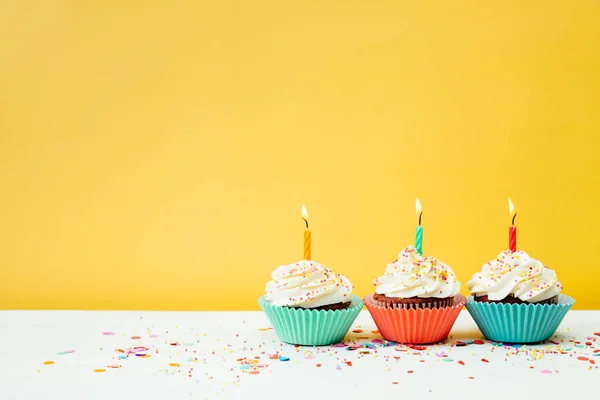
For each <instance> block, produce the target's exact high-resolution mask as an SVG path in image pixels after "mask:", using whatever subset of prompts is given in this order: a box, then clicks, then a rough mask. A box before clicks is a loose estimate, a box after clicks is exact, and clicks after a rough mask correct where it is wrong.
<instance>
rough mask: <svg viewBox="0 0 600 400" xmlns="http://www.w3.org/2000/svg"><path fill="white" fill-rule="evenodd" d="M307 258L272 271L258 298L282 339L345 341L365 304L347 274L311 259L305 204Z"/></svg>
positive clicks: (320, 342)
mask: <svg viewBox="0 0 600 400" xmlns="http://www.w3.org/2000/svg"><path fill="white" fill-rule="evenodd" d="M302 219H303V220H304V223H305V225H306V230H305V231H304V260H302V261H298V262H297V263H294V264H288V265H282V266H280V267H278V268H277V269H275V271H273V273H272V274H271V280H270V281H269V282H268V283H267V286H266V289H265V291H266V294H265V295H264V296H262V297H261V298H259V299H258V304H260V307H261V308H262V309H263V310H264V312H265V314H266V315H267V318H268V319H269V322H271V325H272V326H273V329H274V330H275V333H276V334H277V336H279V339H281V341H282V342H286V343H290V344H300V345H307V346H322V345H329V344H334V343H338V342H341V341H342V340H343V339H344V336H346V333H347V332H348V329H350V327H351V326H352V323H353V322H354V320H355V319H356V317H357V316H358V313H360V310H361V309H362V308H363V305H364V304H363V302H362V300H361V299H360V298H359V297H357V296H354V295H352V289H353V288H352V284H351V283H350V281H349V280H348V278H346V277H345V276H343V275H340V274H336V273H335V272H333V271H332V270H330V269H329V268H327V267H325V266H324V265H321V264H319V263H318V262H316V261H311V260H310V258H311V233H310V230H309V229H308V213H307V212H306V208H305V207H304V205H303V206H302Z"/></svg>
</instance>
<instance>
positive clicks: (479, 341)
mask: <svg viewBox="0 0 600 400" xmlns="http://www.w3.org/2000/svg"><path fill="white" fill-rule="evenodd" d="M473 344H483V340H473Z"/></svg>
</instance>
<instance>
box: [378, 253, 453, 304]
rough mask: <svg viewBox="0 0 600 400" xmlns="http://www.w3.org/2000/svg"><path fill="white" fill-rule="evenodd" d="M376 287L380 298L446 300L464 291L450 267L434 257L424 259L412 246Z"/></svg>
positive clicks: (387, 270) (391, 266)
mask: <svg viewBox="0 0 600 400" xmlns="http://www.w3.org/2000/svg"><path fill="white" fill-rule="evenodd" d="M373 285H375V292H376V293H378V294H384V295H386V296H387V297H400V298H403V299H404V298H410V297H422V298H430V297H435V298H446V297H452V296H455V295H456V294H457V293H458V292H459V291H460V282H458V281H457V280H456V276H455V275H454V272H453V271H452V269H450V267H449V266H447V265H446V264H444V263H443V262H441V261H439V260H437V259H436V258H434V257H431V256H426V257H423V256H421V255H420V254H419V253H418V252H417V251H416V250H415V249H414V248H413V247H412V246H408V247H407V248H405V249H404V250H402V252H401V253H400V254H399V255H398V259H397V260H396V261H394V262H393V263H391V264H388V266H387V268H386V270H385V274H384V275H382V276H380V277H378V278H377V279H375V280H374V281H373Z"/></svg>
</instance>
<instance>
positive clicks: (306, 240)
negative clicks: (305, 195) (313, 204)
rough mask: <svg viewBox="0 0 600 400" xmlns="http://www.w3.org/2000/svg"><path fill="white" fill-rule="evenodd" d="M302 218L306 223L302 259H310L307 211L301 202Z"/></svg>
mask: <svg viewBox="0 0 600 400" xmlns="http://www.w3.org/2000/svg"><path fill="white" fill-rule="evenodd" d="M302 219H303V220H304V223H305V224H306V230H305V231H304V259H305V260H310V231H309V230H308V213H307V212H306V207H304V204H302Z"/></svg>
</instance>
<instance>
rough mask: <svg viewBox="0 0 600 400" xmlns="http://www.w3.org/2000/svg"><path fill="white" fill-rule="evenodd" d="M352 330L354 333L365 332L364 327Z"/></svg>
mask: <svg viewBox="0 0 600 400" xmlns="http://www.w3.org/2000/svg"><path fill="white" fill-rule="evenodd" d="M352 332H354V333H363V330H362V329H354V330H352Z"/></svg>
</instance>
